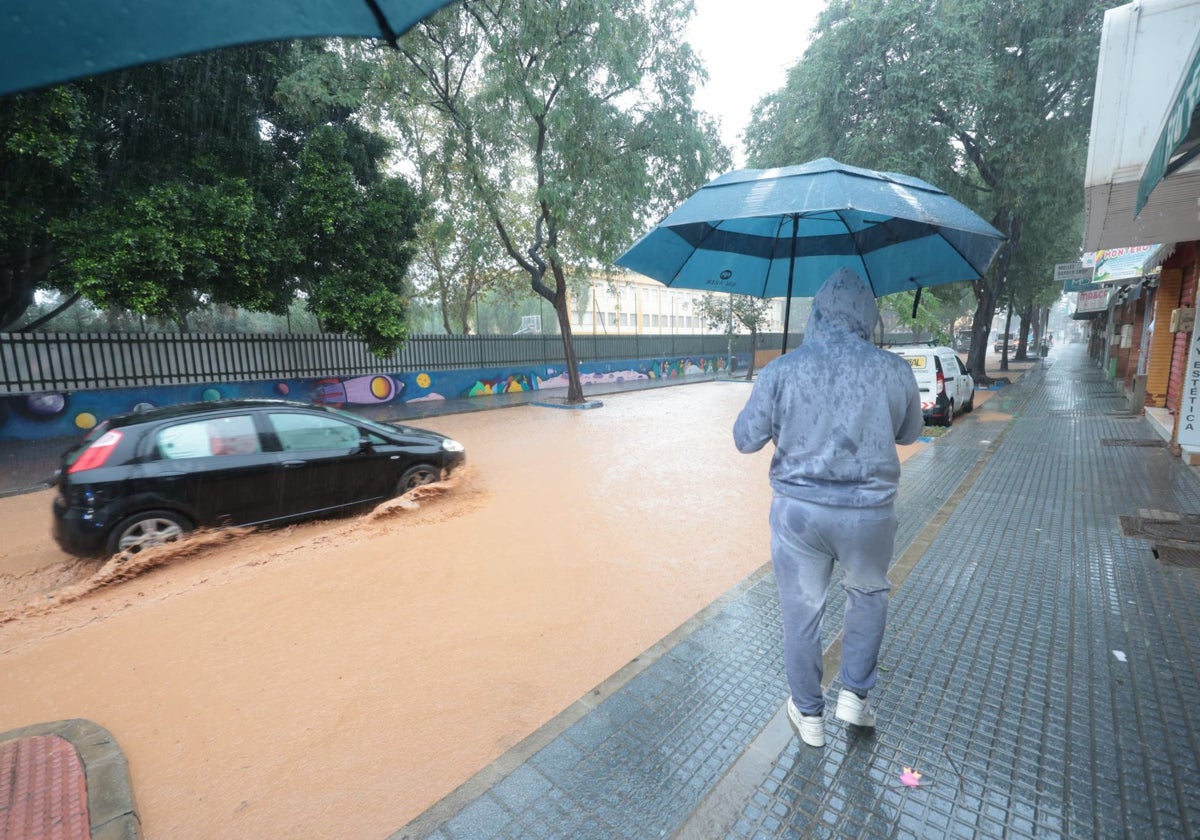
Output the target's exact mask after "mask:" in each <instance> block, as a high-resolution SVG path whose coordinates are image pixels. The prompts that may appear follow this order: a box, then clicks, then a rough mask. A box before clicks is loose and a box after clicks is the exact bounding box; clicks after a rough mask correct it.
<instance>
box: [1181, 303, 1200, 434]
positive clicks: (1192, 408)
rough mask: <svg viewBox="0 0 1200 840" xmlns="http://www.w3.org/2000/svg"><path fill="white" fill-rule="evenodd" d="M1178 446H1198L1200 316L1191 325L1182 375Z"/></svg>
mask: <svg viewBox="0 0 1200 840" xmlns="http://www.w3.org/2000/svg"><path fill="white" fill-rule="evenodd" d="M1178 443H1179V445H1180V446H1200V318H1197V319H1196V323H1195V325H1193V326H1192V345H1191V347H1190V348H1188V361H1187V370H1186V371H1185V373H1184V376H1183V399H1182V400H1181V401H1180V403H1179V438H1178Z"/></svg>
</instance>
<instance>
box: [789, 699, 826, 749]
mask: <svg viewBox="0 0 1200 840" xmlns="http://www.w3.org/2000/svg"><path fill="white" fill-rule="evenodd" d="M787 714H788V723H790V724H791V725H792V729H793V730H794V731H795V733H796V734H797V735H799V736H800V740H801V741H803V742H804V743H806V744H808V745H809V746H810V747H823V746H825V717H824V715H805V714H801V712H800V710H799V709H797V708H796V704H795V703H793V702H792V698H791V697H789V698H788V701H787Z"/></svg>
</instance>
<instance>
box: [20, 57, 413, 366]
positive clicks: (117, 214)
mask: <svg viewBox="0 0 1200 840" xmlns="http://www.w3.org/2000/svg"><path fill="white" fill-rule="evenodd" d="M350 78H351V74H349V73H347V72H346V67H345V64H344V62H343V59H342V57H341V55H340V53H339V52H337V51H336V50H331V49H327V48H325V47H322V46H321V45H317V44H313V43H307V42H305V43H294V44H285V45H256V46H252V47H244V48H237V49H230V50H225V51H221V52H216V53H207V54H204V55H198V56H190V57H186V58H181V59H176V60H174V61H168V62H162V63H160V64H156V65H151V66H148V67H142V68H138V69H135V70H129V71H125V72H122V73H115V74H110V75H106V76H102V77H95V78H91V79H86V80H84V81H81V82H78V83H73V84H70V85H64V86H61V87H57V88H53V89H50V90H46V91H41V92H36V93H29V94H20V95H17V96H14V97H7V98H5V99H3V100H0V328H6V327H9V326H12V325H13V324H15V323H16V322H17V320H18V319H19V318H20V317H21V314H22V313H23V312H24V311H25V309H26V308H27V307H28V306H29V305H30V304H31V303H32V301H33V292H34V290H35V289H38V288H42V289H57V290H60V291H62V292H64V293H67V294H73V293H76V292H79V293H82V294H84V295H85V296H87V298H89V299H90V300H91V301H92V302H93V303H95V304H97V305H99V306H102V307H106V308H117V309H129V310H132V311H134V312H136V313H140V314H142V315H147V316H151V317H157V318H168V319H171V320H174V321H176V322H179V323H183V322H184V321H185V320H186V319H187V318H188V316H189V314H190V313H192V312H195V311H196V310H197V309H198V308H200V307H204V306H210V305H225V306H237V307H242V308H245V309H250V310H255V311H263V312H274V313H282V312H285V311H286V310H287V308H288V305H289V302H290V301H291V300H292V299H293V298H295V297H296V296H297V295H302V298H303V299H304V300H305V301H306V303H307V305H308V307H309V308H310V310H311V311H312V312H313V313H314V314H315V315H316V316H317V317H318V318H319V319H320V320H321V321H322V322H323V324H324V325H325V326H326V327H327V328H329V329H333V330H345V331H350V332H354V333H356V334H358V335H360V336H361V337H363V338H364V339H365V340H366V341H367V342H368V343H369V344H370V345H371V346H372V349H374V350H375V351H376V352H379V353H382V354H386V353H389V352H391V351H393V350H395V349H396V348H397V347H398V346H399V345H400V344H401V343H402V342H403V340H404V337H405V334H406V333H405V324H404V316H405V304H406V291H405V289H404V285H403V279H404V275H405V272H406V271H407V268H408V265H409V262H410V261H411V259H412V255H413V251H414V244H413V240H414V237H415V235H416V230H417V227H418V225H419V223H420V221H421V219H422V213H423V204H422V202H421V200H420V199H419V198H418V196H417V195H416V193H415V192H414V191H413V189H412V188H411V187H410V186H409V185H408V183H407V182H406V181H404V180H403V179H402V178H398V177H394V176H390V175H388V174H386V171H385V166H386V164H387V159H388V155H389V153H390V148H391V147H390V144H389V142H388V141H387V139H386V138H385V137H383V136H382V135H381V134H380V133H378V132H371V131H368V130H366V129H364V128H363V127H362V126H361V125H360V124H359V122H358V120H357V119H356V117H355V114H354V105H353V101H354V97H353V93H354V86H353V85H352V84H350V83H349V82H348V81H347V80H348V79H350Z"/></svg>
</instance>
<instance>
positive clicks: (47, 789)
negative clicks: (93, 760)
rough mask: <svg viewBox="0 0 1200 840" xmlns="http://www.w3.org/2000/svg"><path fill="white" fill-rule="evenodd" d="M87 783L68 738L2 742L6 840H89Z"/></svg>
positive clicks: (2, 832) (1, 812)
mask: <svg viewBox="0 0 1200 840" xmlns="http://www.w3.org/2000/svg"><path fill="white" fill-rule="evenodd" d="M91 836H92V830H91V824H90V821H89V819H88V805H87V779H86V776H85V775H84V772H83V765H82V764H81V763H80V761H79V754H78V753H76V751H75V747H74V746H73V745H72V744H71V742H70V741H67V740H66V739H65V738H59V737H57V736H55V735H39V736H35V737H30V738H18V739H16V740H12V741H4V742H2V743H0V840H89V838H90V837H91Z"/></svg>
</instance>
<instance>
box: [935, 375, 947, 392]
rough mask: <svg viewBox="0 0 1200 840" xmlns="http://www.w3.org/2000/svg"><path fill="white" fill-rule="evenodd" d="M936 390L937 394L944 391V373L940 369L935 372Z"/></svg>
mask: <svg viewBox="0 0 1200 840" xmlns="http://www.w3.org/2000/svg"><path fill="white" fill-rule="evenodd" d="M937 392H938V393H939V394H944V393H946V375H945V374H944V373H942V372H941V371H940V370H939V371H938V373H937Z"/></svg>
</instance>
